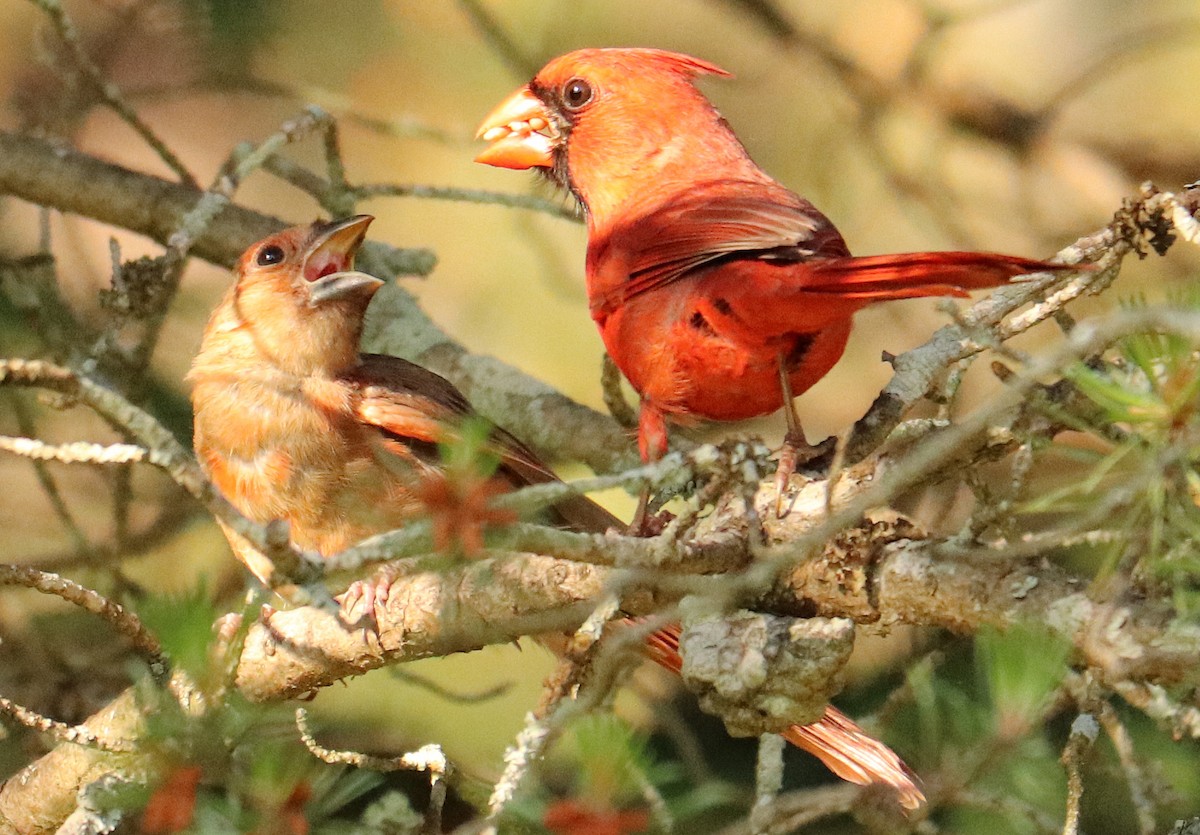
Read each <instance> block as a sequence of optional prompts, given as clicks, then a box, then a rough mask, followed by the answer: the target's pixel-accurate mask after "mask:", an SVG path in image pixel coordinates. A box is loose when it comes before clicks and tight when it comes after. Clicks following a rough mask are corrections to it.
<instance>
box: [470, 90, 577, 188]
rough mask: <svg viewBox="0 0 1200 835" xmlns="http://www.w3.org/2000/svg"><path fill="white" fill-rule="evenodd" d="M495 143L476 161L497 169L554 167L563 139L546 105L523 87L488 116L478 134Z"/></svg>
mask: <svg viewBox="0 0 1200 835" xmlns="http://www.w3.org/2000/svg"><path fill="white" fill-rule="evenodd" d="M475 138H476V139H483V140H485V141H487V142H490V143H491V144H490V145H489V146H488V147H487V148H486V149H485V150H484V151H483V152H482V153H480V154H479V156H477V157H475V161H476V162H482V163H484V164H485V165H494V166H496V167H497V168H515V169H519V170H520V169H525V168H533V167H535V166H540V167H542V168H553V167H554V150H555V148H557V147H558V144H559V141H560V137H559V133H558V131H557V129H555V127H554V121H553V119H551V116H550V112H549V111H548V110H547V109H546V105H545V103H544V102H543V101H542V100H541V99H539V98H538V97H537V96H535V95H534V94H533V91H532V90H530V89H529V88H528V87H522V88H521V89H520V90H517V92H515V93H513V94H512V95H511V96H509V97H508V98H507V99H505V100H504V101H502V102H501V103H500V106H499V107H497V108H496V109H495V110H493V111H492V112H491V113H489V114H488V115H487V118H486V119H484V120H483V124H482V125H480V126H479V130H478V132H476V134H475Z"/></svg>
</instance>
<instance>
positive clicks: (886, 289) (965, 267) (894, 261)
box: [804, 252, 1089, 300]
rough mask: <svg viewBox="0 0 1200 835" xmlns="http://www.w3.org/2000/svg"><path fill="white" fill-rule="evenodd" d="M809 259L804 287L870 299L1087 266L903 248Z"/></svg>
mask: <svg viewBox="0 0 1200 835" xmlns="http://www.w3.org/2000/svg"><path fill="white" fill-rule="evenodd" d="M809 264H810V266H811V267H812V270H813V272H812V279H811V282H810V281H806V282H805V283H804V292H806V293H834V294H837V295H839V296H842V297H846V298H860V299H872V300H885V299H911V298H917V297H921V296H964V295H966V293H967V291H968V290H981V289H984V288H986V287H999V286H1000V285H1002V284H1007V283H1008V282H1009V281H1010V280H1011V279H1013V278H1015V277H1016V276H1019V275H1027V274H1029V273H1040V272H1058V271H1062V270H1080V269H1089V267H1088V266H1081V265H1068V264H1051V263H1049V262H1048V261H1037V260H1035V259H1032V258H1020V257H1018V256H1015V255H1001V254H999V253H995V252H908V253H900V254H895V255H866V256H858V257H845V258H828V259H821V260H814V261H810V262H809Z"/></svg>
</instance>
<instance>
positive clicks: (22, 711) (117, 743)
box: [0, 696, 137, 754]
mask: <svg viewBox="0 0 1200 835" xmlns="http://www.w3.org/2000/svg"><path fill="white" fill-rule="evenodd" d="M0 710H2V711H4V712H5V713H7V714H8V715H9V716H11V717H12V718H13V719H15V720H17V721H18V722H20V723H21V724H22V725H24V726H25V727H27V728H30V729H32V730H35V731H38V732H39V733H46V734H50V735H51V736H53V737H54V738H55V739H57V740H58V741H59V742H70V743H73V744H75V745H86V746H88V747H91V748H98V749H99V750H101V751H108V752H109V753H113V754H128V753H130V752H132V751H135V750H137V748H136V746H135V745H134V743H133V742H132V741H131V740H127V739H108V738H106V737H101V736H98V735H96V734H95V733H93V732H92V731H91V730H90V729H89V728H88V727H87V726H86V725H68V724H66V723H65V722H58V721H55V720H54V719H51V718H50V717H48V716H43V715H41V714H40V713H37V712H36V711H32V710H30V709H29V708H27V707H22V706H21V705H19V704H17V703H16V702H14V701H12V700H11V699H7V698H5V697H3V696H0Z"/></svg>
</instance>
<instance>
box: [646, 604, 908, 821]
mask: <svg viewBox="0 0 1200 835" xmlns="http://www.w3.org/2000/svg"><path fill="white" fill-rule="evenodd" d="M679 630H680V627H679V626H678V625H672V626H668V627H664V628H663V629H660V630H658V631H657V632H655V633H654V634H653V635H651V636H650V637H649V638H647V639H646V648H647V651H648V652H649V655H650V657H651V658H652V659H653V660H654V661H655V662H656V663H658V664H661V665H662V666H664V667H666V668H667V669H668V670H670V671H671V672H673V673H678V672H679V671H680V669H681V668H682V666H683V659H682V658H681V657H680V655H679ZM783 738H784V739H786V740H787V741H788V742H790V743H792V744H793V745H795V746H797V747H798V748H802V749H804V750H805V751H807V752H808V753H810V754H812V755H813V756H814V757H816V758H817V759H819V760H820V761H821V762H823V763H824V764H825V767H826V768H828V769H829V770H830V771H832V772H833V773H834V774H836V775H837V776H838V777H841V778H842V779H843V780H847V781H849V782H851V783H857V784H858V785H860V786H865V785H868V784H870V783H882V784H883V785H886V786H891V787H892V789H894V790H895V792H896V795H897V799H898V800H899V802H900V805H901V806H903V807H904V808H905V809H917V808H919V807H920V806H921V804H923V803H924V802H925V794H924V792H922V791H921V787H920V782H919V780H918V778H917V776H916V774H914V773H913V771H912V769H910V768H909V767H908V766H907V765H905V764H904V760H902V759H900V757H898V756H897V755H896V752H894V751H893V750H892V749H891V748H888V747H887V746H886V745H884V744H883V743H882V742H880V741H879V740H877V739H874V738H873V737H871V736H869V735H868V734H867V732H866V731H864V730H863V729H862V728H860V727H859V726H858V725H856V724H855V723H854V721H853V720H851V719H850V717H849V716H847V715H846V714H844V713H842V712H841V711H840V710H838V709H837V708H836V707H834V706H833V705H827V706H826V707H825V715H824V716H822V717H821V718H820V719H818V720H817V721H816V722H813V723H812V724H811V725H792V726H791V727H790V728H788V729H787V730H786V731H784V733H783Z"/></svg>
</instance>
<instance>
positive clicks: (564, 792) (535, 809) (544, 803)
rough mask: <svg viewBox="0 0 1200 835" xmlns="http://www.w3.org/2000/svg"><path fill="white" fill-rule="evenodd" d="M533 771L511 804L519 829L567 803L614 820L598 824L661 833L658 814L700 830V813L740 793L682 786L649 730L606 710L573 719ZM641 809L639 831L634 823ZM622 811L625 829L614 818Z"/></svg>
mask: <svg viewBox="0 0 1200 835" xmlns="http://www.w3.org/2000/svg"><path fill="white" fill-rule="evenodd" d="M536 776H537V778H538V779H537V781H536V782H534V781H530V782H531V784H530V785H529V786H528V788H527V789H526V790H525V792H524V793H523V795H522V796H521V797H520V798H518V800H517V801H516V802H514V803H513V804H511V805H510V806H509V809H508V816H509V817H510V819H511V824H512V826H514V827H517V828H519V829H520V831H537V832H540V831H545V830H544V829H543V828H541V827H542V823H543V821H544V820H546V816H547V814H552V813H553V810H555V809H562V808H563V807H566V806H572V807H575V808H578V809H580V810H582V813H583V814H590V815H594V816H595V820H606V821H608V822H609V825H610V826H618V829H616V830H613V829H609V830H603V831H630V832H633V831H639V832H640V831H652V832H658V831H660V829H661V828H662V827H660V826H656V825H655V821H658V820H659V819H660V817H666V818H669V819H670V821H671V824H672V826H673V827H674V830H675V831H677V832H688V831H703V830H695V829H694V827H696V826H699V823H700V821H701V819H702V817H703V816H705V815H708V814H711V813H713V812H714V811H716V810H718V809H720V808H722V807H726V806H729V805H731V804H733V803H735V802H736V801H738V800H739V794H738V792H737V791H736V790H735V789H734V788H733V787H731V786H728V785H725V784H723V783H716V782H710V783H706V784H703V785H696V786H689V785H687V781H686V779H685V775H684V773H683V769H682V768H681V767H680V766H679V764H678V763H675V762H671V761H658V760H655V759H654V758H653V756H652V755H651V754H650V752H649V749H648V747H647V739H646V737H645V736H643V735H641V734H638V733H636V732H635V731H633V730H632V729H631V728H630V727H629V726H628V725H626V724H625V723H624V722H622V721H621V720H620V719H618V718H616V717H615V716H612V715H609V714H605V715H593V716H586V717H583V718H581V719H579V720H578V721H576V722H575V723H574V724H572V726H571V727H570V729H569V730H568V732H567V733H566V734H564V736H563V738H562V739H560V740H559V742H558V743H557V744H556V745H555V746H554V748H553V749H552V751H551V753H550V756H549V757H548V759H547V761H546V763H544V764H543V765H542V766H541V767H540V768H539V769H538V770H537V772H536ZM654 797H657V798H660V799H661V805H660V806H659V808H658V809H654V808H652V806H653V805H654V801H651V798H654ZM639 816H640V817H642V818H643V819H644V822H645V827H646V828H645V829H644V830H643V829H642V828H636V823H635V821H636V820H637V818H638V817H639ZM622 818H623V819H624V820H625V821H626V826H628V827H629V828H628V829H621V828H619V827H620V824H618V823H614V821H619V820H621V819H622ZM660 822H661V821H660ZM580 825H582V824H580ZM505 831H508V830H505ZM514 831H516V830H514ZM556 831H558V830H556ZM562 831H568V830H562ZM595 831H602V830H599V829H597V830H595Z"/></svg>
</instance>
